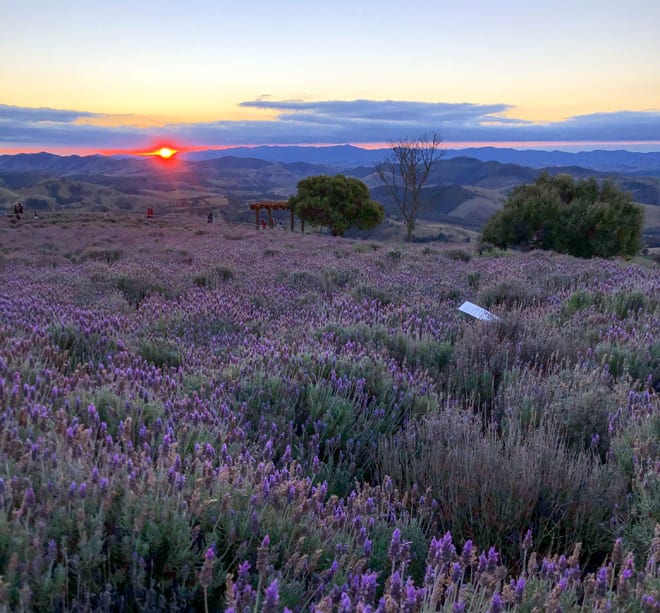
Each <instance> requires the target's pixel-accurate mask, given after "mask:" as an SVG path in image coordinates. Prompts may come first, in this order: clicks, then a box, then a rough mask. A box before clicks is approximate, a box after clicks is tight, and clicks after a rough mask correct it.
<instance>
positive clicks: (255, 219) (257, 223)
mask: <svg viewBox="0 0 660 613" xmlns="http://www.w3.org/2000/svg"><path fill="white" fill-rule="evenodd" d="M254 224H255V226H256V227H257V230H258V229H259V209H258V208H256V207H255V209H254Z"/></svg>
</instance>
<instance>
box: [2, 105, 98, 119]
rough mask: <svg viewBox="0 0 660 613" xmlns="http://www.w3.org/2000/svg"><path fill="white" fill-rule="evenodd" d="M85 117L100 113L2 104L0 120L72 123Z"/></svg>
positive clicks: (95, 115)
mask: <svg viewBox="0 0 660 613" xmlns="http://www.w3.org/2000/svg"><path fill="white" fill-rule="evenodd" d="M85 117H98V114H96V113H88V112H85V111H65V110H61V109H51V108H47V107H42V108H36V109H35V108H27V107H21V106H10V105H8V104H0V122H26V123H70V122H72V121H77V120H79V119H82V118H85Z"/></svg>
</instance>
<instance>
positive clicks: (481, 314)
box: [458, 302, 499, 321]
mask: <svg viewBox="0 0 660 613" xmlns="http://www.w3.org/2000/svg"><path fill="white" fill-rule="evenodd" d="M458 310H459V311H461V312H462V313H467V314H468V315H471V316H472V317H474V318H475V319H481V320H482V321H497V320H498V319H499V317H498V316H497V315H495V314H494V313H491V312H490V311H487V310H486V309H484V308H482V307H480V306H478V305H476V304H474V303H473V302H464V303H463V304H462V305H461V306H459V307H458Z"/></svg>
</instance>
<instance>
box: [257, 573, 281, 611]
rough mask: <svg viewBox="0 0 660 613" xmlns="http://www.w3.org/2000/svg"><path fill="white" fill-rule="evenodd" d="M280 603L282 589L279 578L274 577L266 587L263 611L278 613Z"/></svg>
mask: <svg viewBox="0 0 660 613" xmlns="http://www.w3.org/2000/svg"><path fill="white" fill-rule="evenodd" d="M279 603H280V589H279V586H278V584H277V579H273V581H272V582H271V583H270V585H269V586H268V587H266V588H265V589H264V604H263V606H262V607H261V613H276V611H277V605H278V604H279Z"/></svg>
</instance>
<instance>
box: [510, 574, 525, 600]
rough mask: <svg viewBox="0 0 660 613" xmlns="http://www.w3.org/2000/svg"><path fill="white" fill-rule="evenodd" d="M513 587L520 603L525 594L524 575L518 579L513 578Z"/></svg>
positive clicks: (515, 597)
mask: <svg viewBox="0 0 660 613" xmlns="http://www.w3.org/2000/svg"><path fill="white" fill-rule="evenodd" d="M511 587H512V589H513V594H514V601H515V603H516V604H520V603H521V602H522V600H523V596H524V595H525V579H524V578H523V577H520V578H519V579H518V580H517V581H515V580H514V579H511Z"/></svg>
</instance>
